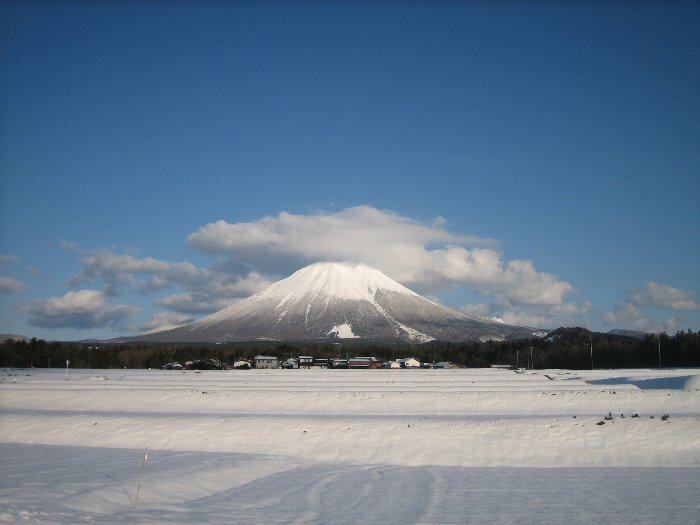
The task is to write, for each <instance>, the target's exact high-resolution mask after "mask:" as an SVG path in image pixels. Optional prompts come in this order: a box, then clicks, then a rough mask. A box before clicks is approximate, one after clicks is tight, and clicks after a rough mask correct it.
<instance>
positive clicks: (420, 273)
mask: <svg viewBox="0 0 700 525" xmlns="http://www.w3.org/2000/svg"><path fill="white" fill-rule="evenodd" d="M446 224H447V223H446V221H445V220H444V219H443V218H440V217H439V218H437V219H435V220H434V221H433V222H432V224H426V223H422V222H420V221H417V220H414V219H411V218H409V217H405V216H401V215H399V214H396V213H393V212H390V211H382V210H378V209H376V208H372V207H370V206H359V207H356V208H348V209H346V210H343V211H340V212H337V213H319V214H316V215H293V214H290V213H280V214H279V215H277V216H274V217H265V218H263V219H261V220H259V221H257V222H252V223H234V224H231V223H227V222H225V221H217V222H215V223H212V224H209V225H207V226H204V227H202V228H200V229H199V230H198V231H197V232H195V233H192V234H191V235H190V236H189V238H188V241H189V243H190V244H191V245H192V246H193V247H195V248H197V249H199V250H201V251H203V252H206V253H216V254H225V255H227V256H230V257H233V258H235V259H237V260H240V261H243V262H245V263H248V264H250V265H251V266H252V267H255V268H260V269H261V270H262V271H268V272H276V273H279V274H287V273H289V272H290V271H291V270H293V269H296V268H298V267H301V266H303V265H304V264H308V263H311V262H315V261H319V260H333V261H350V262H363V263H365V264H368V265H370V266H373V267H375V268H379V269H380V270H382V271H383V272H384V273H386V274H387V275H389V276H390V277H392V278H393V279H396V280H397V281H399V282H401V283H403V284H405V285H407V286H409V287H411V288H414V289H416V290H417V291H420V292H422V293H434V292H436V291H438V290H441V289H445V288H448V287H453V286H459V285H464V284H466V285H473V286H475V287H476V288H477V289H478V291H479V292H480V293H483V294H487V295H491V296H494V297H498V298H501V299H503V300H507V301H509V302H511V303H513V304H522V305H541V304H545V305H556V304H562V303H563V302H564V298H565V297H566V296H567V295H568V294H570V293H571V292H573V287H572V286H571V285H570V284H569V283H567V282H565V281H561V280H560V279H559V278H558V277H557V276H555V275H553V274H549V273H543V272H539V271H537V270H535V268H534V266H533V263H532V261H525V260H512V261H504V260H503V255H502V254H501V253H500V252H498V251H496V250H494V249H492V248H486V247H483V246H481V247H476V246H474V245H476V244H479V245H488V244H491V243H492V241H490V240H488V239H482V238H479V237H476V236H472V235H465V234H456V233H451V232H449V231H447V230H446V229H445V227H446ZM465 245H469V246H471V247H466V246H465ZM290 262H291V263H292V264H294V267H292V268H290V267H289V263H290Z"/></svg>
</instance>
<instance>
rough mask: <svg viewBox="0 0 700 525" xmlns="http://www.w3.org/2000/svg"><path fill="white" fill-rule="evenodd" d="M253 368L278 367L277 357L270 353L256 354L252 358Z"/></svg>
mask: <svg viewBox="0 0 700 525" xmlns="http://www.w3.org/2000/svg"><path fill="white" fill-rule="evenodd" d="M253 366H254V367H255V368H279V366H280V365H279V363H278V362H277V358H276V357H273V356H270V355H256V356H255V357H254V358H253Z"/></svg>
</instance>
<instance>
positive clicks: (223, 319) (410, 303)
mask: <svg viewBox="0 0 700 525" xmlns="http://www.w3.org/2000/svg"><path fill="white" fill-rule="evenodd" d="M532 334H533V330H532V329H526V328H520V327H514V326H508V325H504V324H501V323H495V322H492V321H488V320H486V319H482V318H479V317H476V316H471V315H468V314H465V313H461V312H458V311H456V310H452V309H450V308H446V307H444V306H441V305H438V304H436V303H434V302H432V301H429V300H428V299H426V298H424V297H422V296H420V295H418V294H416V293H415V292H413V291H411V290H409V289H408V288H406V287H405V286H403V285H401V284H399V283H397V282H396V281H393V280H392V279H390V278H389V277H387V276H386V275H384V274H383V273H381V272H380V271H378V270H374V269H371V268H369V267H367V266H364V265H346V264H340V263H316V264H312V265H310V266H307V267H305V268H302V269H301V270H299V271H297V272H296V273H294V274H293V275H291V276H290V277H287V278H286V279H282V280H281V281H278V282H276V283H274V284H272V285H271V286H269V287H268V288H266V289H265V290H263V291H262V292H260V293H258V294H256V295H253V296H251V297H248V298H247V299H244V300H242V301H240V302H237V303H235V304H233V305H231V306H229V307H227V308H224V309H223V310H220V311H219V312H217V313H215V314H212V315H209V316H207V317H204V318H202V319H200V320H198V321H195V322H192V323H189V324H186V325H183V326H181V327H178V328H174V329H170V330H165V331H160V332H154V333H149V334H143V335H141V336H136V337H134V338H130V339H131V340H134V341H136V340H138V341H173V342H175V341H177V342H194V341H200V342H204V341H207V342H224V341H252V340H260V339H271V340H284V341H300V342H301V341H323V340H329V339H343V340H346V339H347V340H349V339H355V340H358V341H363V342H372V341H376V342H378V341H383V342H418V343H420V342H427V341H431V340H434V339H438V340H442V341H468V340H479V339H481V340H487V339H497V340H502V339H513V338H522V337H531V336H532Z"/></svg>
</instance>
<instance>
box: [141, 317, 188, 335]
mask: <svg viewBox="0 0 700 525" xmlns="http://www.w3.org/2000/svg"><path fill="white" fill-rule="evenodd" d="M193 320H194V319H192V318H191V317H189V316H187V315H184V314H179V313H176V312H159V313H157V314H154V315H152V316H151V317H149V318H148V319H146V321H145V322H144V323H143V325H142V326H141V328H140V330H139V331H140V332H155V331H160V330H168V329H170V328H176V327H178V326H180V325H183V324H185V323H189V322H190V321H193Z"/></svg>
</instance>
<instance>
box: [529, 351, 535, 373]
mask: <svg viewBox="0 0 700 525" xmlns="http://www.w3.org/2000/svg"><path fill="white" fill-rule="evenodd" d="M534 369H535V363H534V361H533V360H532V347H530V370H534Z"/></svg>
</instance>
